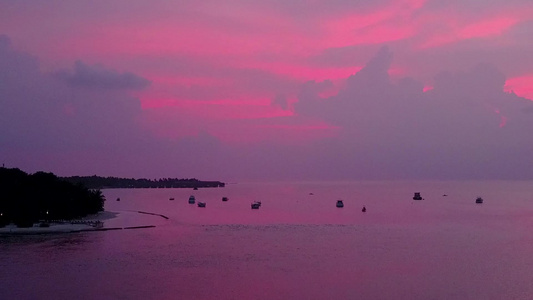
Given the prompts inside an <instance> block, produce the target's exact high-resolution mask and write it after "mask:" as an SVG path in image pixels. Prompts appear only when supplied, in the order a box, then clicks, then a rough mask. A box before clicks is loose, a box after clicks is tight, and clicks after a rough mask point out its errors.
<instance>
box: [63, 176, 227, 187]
mask: <svg viewBox="0 0 533 300" xmlns="http://www.w3.org/2000/svg"><path fill="white" fill-rule="evenodd" d="M62 179H63V180H65V181H68V182H71V183H74V184H83V185H84V186H86V187H88V188H90V189H112V188H122V189H128V188H205V187H224V186H225V184H224V183H223V182H220V181H201V180H198V179H196V178H186V179H178V178H161V179H153V180H151V179H146V178H141V179H134V178H119V177H101V176H96V175H93V176H71V177H63V178H62Z"/></svg>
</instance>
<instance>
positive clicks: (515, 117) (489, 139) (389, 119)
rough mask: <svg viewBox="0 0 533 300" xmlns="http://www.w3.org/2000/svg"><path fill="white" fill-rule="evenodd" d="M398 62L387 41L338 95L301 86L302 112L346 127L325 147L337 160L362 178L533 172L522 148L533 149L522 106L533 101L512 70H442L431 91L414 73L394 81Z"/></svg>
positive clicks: (522, 174) (340, 167)
mask: <svg viewBox="0 0 533 300" xmlns="http://www.w3.org/2000/svg"><path fill="white" fill-rule="evenodd" d="M391 62H392V53H391V52H390V50H388V49H387V48H381V49H380V50H379V51H378V53H377V54H376V55H375V56H374V58H372V59H371V60H370V61H369V62H368V63H367V65H366V66H365V67H364V68H363V69H362V70H361V71H360V72H358V73H356V74H354V75H352V76H350V78H348V80H347V82H346V86H345V87H344V89H342V90H341V91H340V92H339V94H338V95H335V96H332V97H328V98H320V97H318V96H317V93H302V94H300V97H299V102H298V103H296V105H295V112H296V113H297V114H299V115H302V116H312V117H314V118H320V119H322V120H325V121H326V122H328V123H330V124H336V125H339V126H341V128H342V129H341V134H340V136H339V137H338V139H337V140H328V141H327V144H328V145H324V146H322V147H320V148H322V150H323V151H322V153H321V154H320V156H321V157H322V156H323V157H325V158H326V159H327V160H329V164H330V165H331V166H336V167H337V170H338V171H339V172H341V173H344V174H352V176H355V177H362V178H364V177H365V175H364V174H362V173H364V172H370V173H368V175H369V176H370V177H372V176H374V175H375V176H377V177H387V176H392V177H397V176H402V177H417V178H425V177H427V178H476V177H482V178H532V177H533V173H532V172H531V167H533V166H532V165H531V163H528V164H525V165H523V164H522V163H521V162H523V161H528V159H529V154H528V153H527V152H526V151H516V149H531V145H529V142H526V141H528V140H529V137H528V134H527V131H526V130H524V128H529V127H531V126H532V125H533V120H531V119H528V118H524V115H525V114H523V113H522V112H523V111H524V109H525V110H526V111H527V110H529V109H531V108H530V107H531V106H532V103H531V102H530V101H528V100H527V99H524V98H520V97H517V96H516V95H514V94H510V93H506V92H504V91H503V86H504V84H505V76H504V75H503V74H502V73H501V72H500V71H499V70H498V69H497V68H496V67H494V66H493V65H490V64H479V65H476V66H475V67H473V68H472V69H470V70H467V71H463V72H442V73H440V74H438V75H437V76H436V77H435V87H434V89H433V90H431V91H429V92H425V93H424V92H423V85H422V84H421V83H419V82H417V81H416V80H414V79H412V78H403V79H401V80H399V81H398V82H397V83H394V82H392V80H391V79H390V77H389V75H388V72H387V71H388V69H389V68H390V65H391ZM527 107H529V108H527ZM317 147H318V146H317ZM531 150H533V149H531ZM314 159H315V160H316V159H318V158H317V157H315V158H314ZM347 166H349V167H347ZM510 166H513V168H514V169H512V168H511V167H510ZM376 168H377V169H376ZM324 172H326V170H324ZM372 174H373V175H372Z"/></svg>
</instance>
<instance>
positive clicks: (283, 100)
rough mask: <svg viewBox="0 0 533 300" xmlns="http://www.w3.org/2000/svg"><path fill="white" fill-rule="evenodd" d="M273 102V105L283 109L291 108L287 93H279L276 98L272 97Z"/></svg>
mask: <svg viewBox="0 0 533 300" xmlns="http://www.w3.org/2000/svg"><path fill="white" fill-rule="evenodd" d="M271 104H272V105H273V106H277V107H279V108H281V109H283V110H287V109H289V103H288V101H287V97H286V96H285V95H281V94H278V95H276V97H274V99H272V102H271Z"/></svg>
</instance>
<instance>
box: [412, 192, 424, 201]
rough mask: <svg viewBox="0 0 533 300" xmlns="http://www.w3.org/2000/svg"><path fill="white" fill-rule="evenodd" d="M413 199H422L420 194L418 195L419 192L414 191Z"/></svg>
mask: <svg viewBox="0 0 533 300" xmlns="http://www.w3.org/2000/svg"><path fill="white" fill-rule="evenodd" d="M413 200H422V196H420V193H415V195H414V196H413Z"/></svg>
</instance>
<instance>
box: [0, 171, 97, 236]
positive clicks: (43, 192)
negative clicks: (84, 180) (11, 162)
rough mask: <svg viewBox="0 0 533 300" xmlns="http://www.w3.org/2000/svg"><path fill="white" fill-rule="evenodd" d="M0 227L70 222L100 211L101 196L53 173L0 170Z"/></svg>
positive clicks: (95, 190) (95, 191)
mask: <svg viewBox="0 0 533 300" xmlns="http://www.w3.org/2000/svg"><path fill="white" fill-rule="evenodd" d="M0 193H1V196H0V227H4V226H6V225H7V224H11V223H13V224H15V225H16V226H17V227H32V226H34V224H35V223H41V226H47V225H48V223H49V222H51V221H54V220H74V219H80V218H83V217H85V216H87V215H89V214H96V213H98V212H101V211H103V210H104V202H105V197H104V196H103V194H102V192H101V191H100V190H99V189H89V188H87V187H86V186H84V185H82V184H79V183H72V182H69V181H66V180H63V179H62V178H60V177H58V176H56V175H54V174H53V173H46V172H37V173H34V174H27V173H26V172H24V171H21V170H20V169H17V168H12V169H10V168H4V167H2V168H0Z"/></svg>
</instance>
